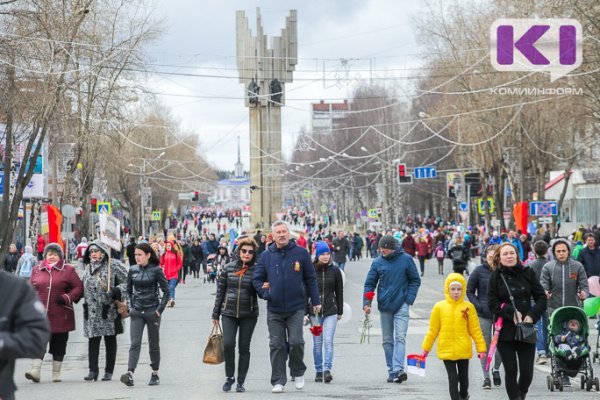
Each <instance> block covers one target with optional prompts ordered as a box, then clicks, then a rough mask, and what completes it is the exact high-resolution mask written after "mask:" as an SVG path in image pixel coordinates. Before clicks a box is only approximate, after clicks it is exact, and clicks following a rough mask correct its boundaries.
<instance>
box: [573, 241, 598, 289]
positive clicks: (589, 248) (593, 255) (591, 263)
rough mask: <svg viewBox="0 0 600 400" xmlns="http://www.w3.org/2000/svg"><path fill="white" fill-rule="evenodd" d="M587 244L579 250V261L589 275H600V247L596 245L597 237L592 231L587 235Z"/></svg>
mask: <svg viewBox="0 0 600 400" xmlns="http://www.w3.org/2000/svg"><path fill="white" fill-rule="evenodd" d="M585 244H586V246H585V247H584V248H583V249H582V250H581V251H580V252H579V255H578V256H577V261H579V262H580V263H581V264H583V268H585V273H586V274H587V277H588V278H589V277H591V276H599V275H600V248H598V246H596V238H595V237H594V235H593V234H592V233H588V234H587V235H585Z"/></svg>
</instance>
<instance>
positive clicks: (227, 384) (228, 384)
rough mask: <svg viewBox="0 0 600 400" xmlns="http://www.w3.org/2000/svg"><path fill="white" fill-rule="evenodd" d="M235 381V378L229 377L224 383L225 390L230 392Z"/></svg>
mask: <svg viewBox="0 0 600 400" xmlns="http://www.w3.org/2000/svg"><path fill="white" fill-rule="evenodd" d="M234 383H235V378H227V380H226V381H225V383H224V384H223V391H224V392H229V391H230V390H231V386H233V384H234Z"/></svg>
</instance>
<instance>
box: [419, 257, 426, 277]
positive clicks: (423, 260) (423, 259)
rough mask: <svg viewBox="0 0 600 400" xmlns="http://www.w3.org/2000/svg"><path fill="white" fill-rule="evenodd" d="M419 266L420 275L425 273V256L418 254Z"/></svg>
mask: <svg viewBox="0 0 600 400" xmlns="http://www.w3.org/2000/svg"><path fill="white" fill-rule="evenodd" d="M418 259H419V266H420V267H421V275H423V274H424V273H425V256H419V257H418Z"/></svg>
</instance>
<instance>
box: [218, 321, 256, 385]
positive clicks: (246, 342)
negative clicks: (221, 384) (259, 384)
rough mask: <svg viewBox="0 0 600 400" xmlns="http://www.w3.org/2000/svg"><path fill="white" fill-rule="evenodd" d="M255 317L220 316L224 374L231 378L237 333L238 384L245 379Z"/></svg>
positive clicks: (233, 369)
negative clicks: (223, 350)
mask: <svg viewBox="0 0 600 400" xmlns="http://www.w3.org/2000/svg"><path fill="white" fill-rule="evenodd" d="M256 319H257V318H234V317H227V316H225V315H223V316H221V322H222V323H223V342H224V346H223V347H224V349H225V376H226V377H227V378H233V377H234V374H235V337H236V336H237V334H238V329H239V339H238V352H239V354H240V355H239V358H238V374H237V375H238V378H237V381H238V383H240V384H244V382H245V381H246V375H247V374H248V367H249V366H250V341H251V340H252V334H253V333H254V327H255V326H256Z"/></svg>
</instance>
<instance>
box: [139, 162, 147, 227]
mask: <svg viewBox="0 0 600 400" xmlns="http://www.w3.org/2000/svg"><path fill="white" fill-rule="evenodd" d="M142 162H143V164H142V168H141V171H142V173H141V174H140V222H141V224H142V236H144V237H146V236H145V235H144V232H145V231H146V228H145V226H144V207H145V204H144V174H145V173H146V160H142Z"/></svg>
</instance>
